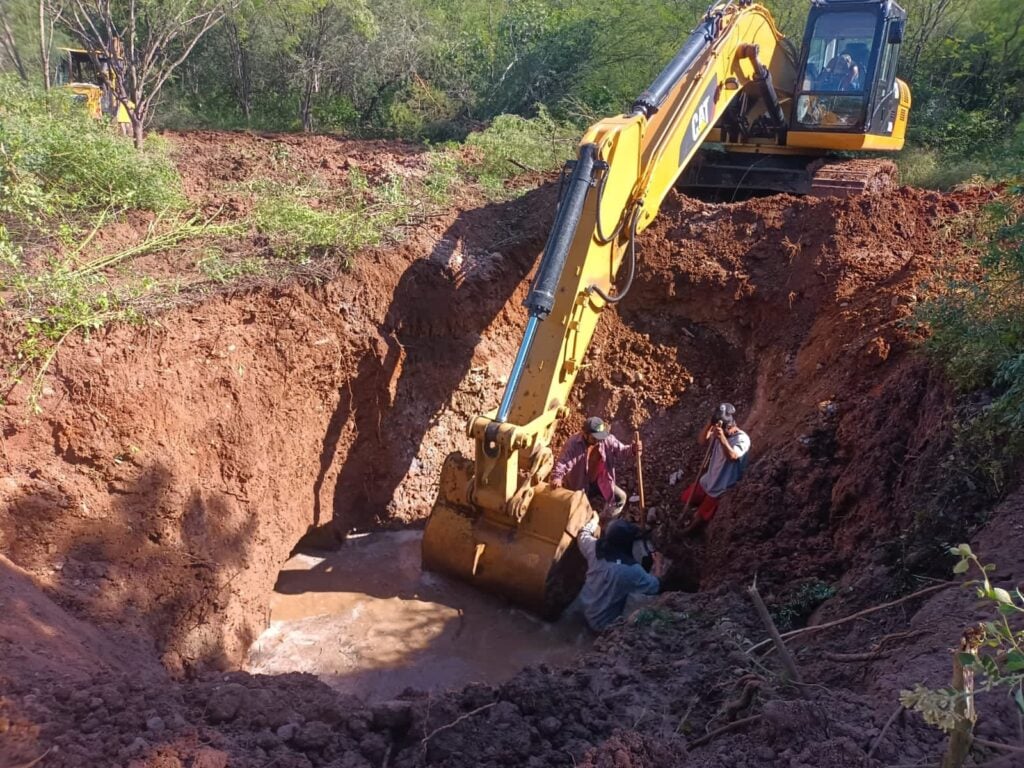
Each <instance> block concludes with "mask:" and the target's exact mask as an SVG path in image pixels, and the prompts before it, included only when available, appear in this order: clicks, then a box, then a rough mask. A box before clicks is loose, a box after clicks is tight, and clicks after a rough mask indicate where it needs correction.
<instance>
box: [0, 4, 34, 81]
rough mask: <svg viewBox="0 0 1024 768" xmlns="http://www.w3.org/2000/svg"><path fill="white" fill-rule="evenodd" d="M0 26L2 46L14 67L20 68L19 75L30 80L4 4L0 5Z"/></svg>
mask: <svg viewBox="0 0 1024 768" xmlns="http://www.w3.org/2000/svg"><path fill="white" fill-rule="evenodd" d="M0 27H2V28H3V29H2V32H3V36H2V37H0V44H2V45H0V47H2V48H3V49H4V50H5V51H6V52H7V56H8V57H9V58H10V60H11V61H12V62H13V63H14V68H15V69H16V70H18V77H20V78H21V79H22V80H24V81H25V82H26V83H27V82H28V73H27V72H26V71H25V65H24V64H23V63H22V61H21V54H20V53H18V45H17V43H16V42H15V40H14V33H13V32H12V31H11V25H10V24H9V23H8V22H7V14H6V13H5V12H4V7H3V5H0Z"/></svg>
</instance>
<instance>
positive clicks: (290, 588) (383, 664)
mask: <svg viewBox="0 0 1024 768" xmlns="http://www.w3.org/2000/svg"><path fill="white" fill-rule="evenodd" d="M421 538H422V533H421V532H419V531H400V532H389V533H376V534H370V535H367V536H363V537H361V538H358V539H354V540H349V541H348V542H346V544H345V546H344V547H342V548H341V549H340V550H339V551H337V552H332V553H317V554H316V555H315V556H314V555H312V554H299V555H296V556H294V557H293V558H292V559H291V560H289V561H288V562H287V563H286V564H285V566H284V568H283V570H282V571H281V573H280V575H279V577H278V580H277V585H276V587H275V591H274V593H273V596H272V597H271V601H270V627H269V628H268V629H267V630H266V631H265V632H264V633H263V634H262V635H261V636H260V637H259V639H257V640H256V642H255V643H253V645H252V647H251V648H250V651H249V662H248V667H247V669H248V671H250V672H257V673H265V674H279V673H283V672H310V673H312V674H315V675H317V676H319V677H320V678H321V679H322V680H323V681H324V682H326V683H327V684H329V685H331V686H332V687H334V688H336V689H338V690H340V691H342V692H345V693H352V694H356V695H358V696H361V697H363V698H365V699H367V700H369V701H380V700H385V699H390V698H393V697H394V696H396V695H397V694H399V693H401V692H402V691H403V690H404V689H405V688H407V687H409V686H411V687H413V688H417V689H419V690H430V691H440V690H444V689H446V688H452V687H461V686H463V685H465V684H467V683H470V682H485V683H498V682H501V681H503V680H507V679H509V678H510V677H512V675H514V674H515V673H516V672H518V671H519V670H520V669H522V668H523V667H524V666H527V665H530V664H539V663H548V664H558V663H569V662H571V661H572V660H573V659H574V658H575V657H576V655H577V654H578V653H579V652H580V651H581V650H583V649H584V648H585V647H586V646H587V645H588V644H589V643H590V642H591V637H590V635H589V633H588V632H587V630H586V628H585V627H584V626H583V625H582V624H581V622H580V620H579V619H578V618H572V617H567V618H564V619H563V620H562V621H560V622H558V623H557V624H548V623H545V622H542V621H540V620H539V619H536V618H534V617H533V616H531V615H530V614H527V613H525V612H523V611H521V610H518V609H516V608H512V607H510V606H509V605H508V604H507V603H504V602H502V601H500V600H498V599H496V598H492V597H490V596H488V595H484V594H481V593H478V592H477V591H475V590H473V589H470V588H469V587H467V586H465V585H464V584H461V583H459V582H455V581H452V580H449V579H447V578H444V577H442V576H438V575H437V574H433V573H424V572H422V571H421V570H420V540H421Z"/></svg>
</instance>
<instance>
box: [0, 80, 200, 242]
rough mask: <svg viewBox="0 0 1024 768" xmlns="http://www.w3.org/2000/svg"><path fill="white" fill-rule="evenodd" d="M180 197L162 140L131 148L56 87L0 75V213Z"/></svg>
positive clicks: (172, 204) (147, 205)
mask: <svg viewBox="0 0 1024 768" xmlns="http://www.w3.org/2000/svg"><path fill="white" fill-rule="evenodd" d="M182 204H183V198H182V197H181V192H180V190H179V189H178V175H177V171H176V170H175V169H174V166H173V164H172V163H171V162H170V160H169V158H168V156H167V154H166V150H165V148H164V146H163V145H162V144H161V143H160V142H159V141H155V142H148V143H147V146H146V148H145V150H144V151H141V152H136V151H135V150H134V149H133V148H132V146H131V144H129V143H128V142H126V141H123V140H121V139H120V138H118V137H117V136H114V135H113V134H112V133H111V132H110V131H109V129H108V128H107V126H106V125H105V124H103V123H100V122H97V121H96V120H93V119H92V118H90V117H89V116H88V115H87V114H86V113H85V111H84V110H83V109H82V108H81V106H80V105H79V104H77V103H75V102H74V101H73V100H72V99H71V97H70V96H69V95H68V94H67V93H66V92H65V91H63V90H61V89H54V90H52V91H50V92H49V93H47V92H45V91H43V90H42V89H40V88H35V87H32V86H29V85H26V84H24V83H22V82H20V81H18V80H16V79H13V78H12V77H10V76H5V75H0V213H6V214H9V215H13V216H15V217H16V218H19V219H22V220H25V221H32V222H39V221H40V217H56V218H65V217H67V216H69V215H70V214H74V213H79V212H86V211H101V210H105V209H109V210H113V211H118V210H127V209H131V208H135V209H143V210H151V211H159V210H166V209H173V208H178V207H180V206H181V205H182Z"/></svg>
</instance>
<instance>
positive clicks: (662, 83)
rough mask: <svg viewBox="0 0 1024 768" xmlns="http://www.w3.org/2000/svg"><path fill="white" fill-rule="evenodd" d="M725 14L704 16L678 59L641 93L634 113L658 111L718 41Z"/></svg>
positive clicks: (648, 114)
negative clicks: (698, 60) (678, 84)
mask: <svg viewBox="0 0 1024 768" xmlns="http://www.w3.org/2000/svg"><path fill="white" fill-rule="evenodd" d="M721 23H722V20H721V17H720V16H709V17H707V18H705V19H704V21H702V22H701V23H700V24H698V25H697V28H696V29H694V30H693V32H692V33H690V36H689V37H688V38H687V39H686V42H685V43H683V45H682V47H681V48H680V49H679V52H678V53H677V54H676V55H675V58H673V59H672V61H670V62H669V63H668V66H666V67H665V68H664V69H663V70H662V71H661V74H659V75H658V77H657V79H656V80H655V81H654V82H653V83H651V87H650V88H648V89H647V90H646V91H644V92H643V93H641V94H640V95H639V96H638V97H637V99H636V101H634V102H633V110H632V114H634V115H636V114H642V115H644V116H645V117H650V116H651V115H653V114H654V113H655V112H657V111H658V110H659V109H660V108H661V105H662V104H663V103H664V102H665V99H666V98H668V95H669V93H671V91H672V89H673V88H674V87H675V85H676V83H677V82H679V78H681V77H682V76H683V75H685V74H686V73H687V72H689V71H690V68H691V67H692V66H693V63H694V62H695V61H696V60H697V58H698V57H699V56H700V55H701V54H702V53H704V51H706V50H707V49H708V48H709V47H710V46H711V43H712V42H714V40H715V38H716V37H717V36H718V33H719V31H720V29H721Z"/></svg>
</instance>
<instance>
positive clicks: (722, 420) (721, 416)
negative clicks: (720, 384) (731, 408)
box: [711, 405, 729, 428]
mask: <svg viewBox="0 0 1024 768" xmlns="http://www.w3.org/2000/svg"><path fill="white" fill-rule="evenodd" d="M711 423H712V424H714V425H717V426H719V427H723V428H724V427H725V425H726V424H728V423H729V414H728V412H727V411H726V410H725V406H724V405H720V406H718V407H717V408H715V412H714V413H713V414H711Z"/></svg>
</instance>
